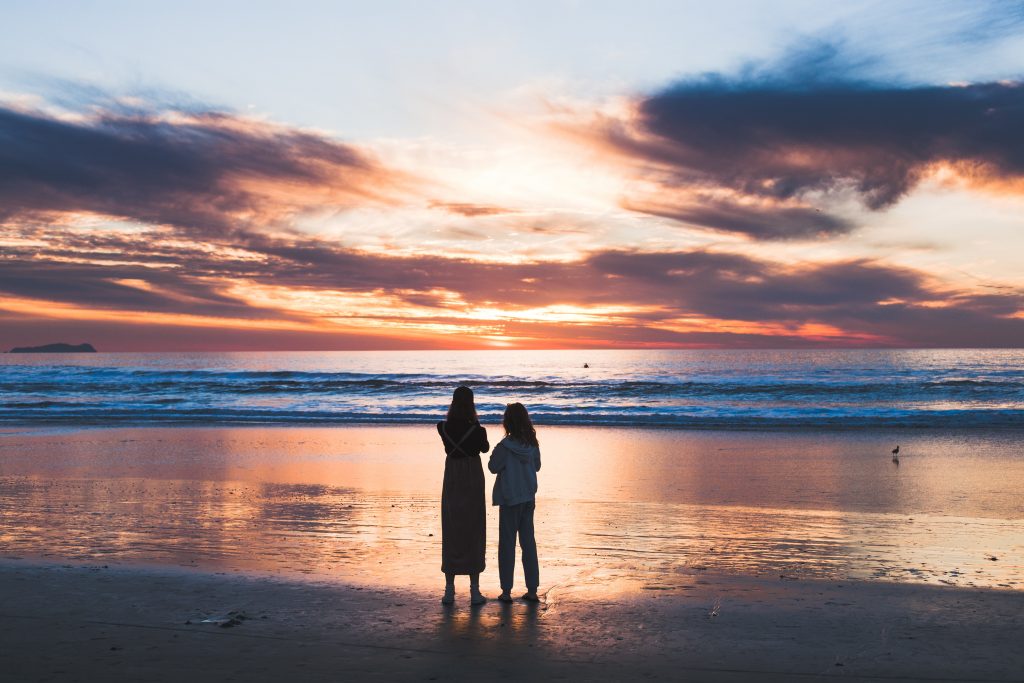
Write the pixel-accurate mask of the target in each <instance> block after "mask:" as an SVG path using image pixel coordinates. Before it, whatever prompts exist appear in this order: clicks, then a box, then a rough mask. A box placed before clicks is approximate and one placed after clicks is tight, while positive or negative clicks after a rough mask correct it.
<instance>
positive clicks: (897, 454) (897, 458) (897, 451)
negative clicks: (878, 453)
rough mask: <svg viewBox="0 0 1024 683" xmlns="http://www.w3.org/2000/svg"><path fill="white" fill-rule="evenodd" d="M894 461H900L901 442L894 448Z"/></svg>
mask: <svg viewBox="0 0 1024 683" xmlns="http://www.w3.org/2000/svg"><path fill="white" fill-rule="evenodd" d="M892 461H893V462H895V463H898V462H899V461H900V447H899V444H897V445H896V448H894V449H892Z"/></svg>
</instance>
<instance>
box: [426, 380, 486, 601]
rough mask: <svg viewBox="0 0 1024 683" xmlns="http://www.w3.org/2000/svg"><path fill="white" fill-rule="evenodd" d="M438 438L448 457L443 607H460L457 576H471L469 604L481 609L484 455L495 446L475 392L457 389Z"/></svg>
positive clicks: (443, 518)
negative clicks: (482, 421)
mask: <svg viewBox="0 0 1024 683" xmlns="http://www.w3.org/2000/svg"><path fill="white" fill-rule="evenodd" d="M437 433H438V434H440V436H441V442H442V443H443V444H444V452H445V456H446V457H445V459H444V484H443V486H442V488H441V571H442V572H444V578H445V586H444V597H442V598H441V602H442V603H444V604H445V605H450V604H452V603H453V602H455V575H456V574H469V597H470V603H471V604H473V605H482V604H483V603H485V602H487V598H486V597H484V596H483V595H482V594H481V593H480V572H482V571H483V570H484V554H485V552H486V545H487V499H486V497H485V494H484V470H483V467H481V466H480V453H486V452H487V450H488V448H489V447H490V446H489V444H488V443H487V430H485V429H484V428H483V427H481V426H480V420H478V419H477V416H476V405H475V404H474V402H473V390H472V389H470V388H469V387H459V388H458V389H456V390H455V393H454V394H453V395H452V404H451V406H450V407H449V408H448V415H447V419H445V420H444V421H443V422H438V423H437Z"/></svg>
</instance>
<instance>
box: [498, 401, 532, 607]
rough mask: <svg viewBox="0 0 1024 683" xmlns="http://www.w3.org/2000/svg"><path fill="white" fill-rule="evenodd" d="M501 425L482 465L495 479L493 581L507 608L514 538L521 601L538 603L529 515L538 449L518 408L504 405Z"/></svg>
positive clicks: (521, 408)
mask: <svg viewBox="0 0 1024 683" xmlns="http://www.w3.org/2000/svg"><path fill="white" fill-rule="evenodd" d="M501 424H502V426H503V427H504V428H505V438H504V439H502V440H501V441H500V442H499V443H498V445H497V446H495V447H494V452H493V453H491V458H490V460H488V462H487V469H489V470H490V471H491V472H493V473H494V474H496V475H498V476H497V478H496V479H495V480H494V492H493V494H492V498H491V501H492V503H493V504H494V505H497V506H498V575H499V577H500V579H501V595H499V596H498V599H499V600H501V601H502V602H512V577H513V574H514V572H515V565H516V537H517V536H518V537H519V547H520V548H522V551H523V574H524V575H525V579H526V593H525V594H524V595H523V600H528V601H531V602H537V601H538V600H539V599H540V598H538V597H537V587H538V586H539V585H540V568H539V566H538V562H537V540H536V538H535V537H534V532H533V513H534V510H535V509H536V495H537V472H539V471H540V443H539V442H538V441H537V430H536V429H534V427H533V422H532V421H531V420H530V414H529V413H528V412H527V410H526V406H524V405H523V404H522V403H510V404H508V406H506V407H505V415H504V417H503V418H502V420H501Z"/></svg>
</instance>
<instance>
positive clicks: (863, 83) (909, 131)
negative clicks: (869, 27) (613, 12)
mask: <svg viewBox="0 0 1024 683" xmlns="http://www.w3.org/2000/svg"><path fill="white" fill-rule="evenodd" d="M862 70H863V65H862V64H857V63H854V62H852V60H849V59H846V58H845V56H844V55H843V54H842V53H841V51H840V50H839V49H838V48H836V47H835V46H833V45H829V44H814V45H812V46H811V47H809V48H807V47H805V48H803V49H801V50H797V51H795V52H793V53H791V54H789V55H787V56H786V57H785V58H784V59H783V60H782V61H781V62H779V63H777V64H773V65H768V66H763V65H748V66H747V67H746V68H744V69H742V70H741V71H740V73H739V74H738V75H731V76H730V75H723V74H707V75H703V76H700V77H696V78H690V79H685V80H681V81H678V82H676V83H673V84H672V85H670V86H668V87H666V88H664V89H662V90H660V91H657V92H653V93H651V94H648V95H645V96H642V97H639V98H636V99H635V101H633V103H632V107H631V108H630V110H629V112H628V113H627V114H621V115H617V116H610V115H606V116H603V117H599V118H597V119H596V120H595V121H594V122H593V124H592V126H591V131H592V134H593V136H596V139H597V140H598V142H599V144H601V145H602V146H603V147H604V148H606V149H610V150H613V151H614V152H616V153H617V154H618V155H621V156H623V157H624V158H625V159H626V160H627V162H628V163H631V164H632V165H633V168H634V172H635V173H636V174H637V175H638V177H639V178H641V179H643V180H645V181H647V182H650V183H653V184H654V185H655V186H656V187H657V191H656V192H655V193H653V194H656V195H657V196H658V197H659V200H658V201H656V202H650V201H645V200H643V199H641V200H636V199H629V198H627V200H626V202H625V204H626V205H627V206H630V207H631V208H634V209H636V210H640V211H645V212H650V213H653V214H656V215H663V216H668V217H672V218H678V219H680V220H682V221H684V222H687V223H693V224H698V225H702V226H705V227H707V228H709V229H714V230H720V231H725V232H732V233H736V234H740V235H744V236H747V237H749V238H753V239H780V238H805V237H811V236H821V235H824V236H831V235H837V234H842V233H845V232H848V231H849V230H851V229H852V228H853V227H854V226H853V224H852V223H851V222H850V221H849V220H848V219H845V218H843V217H841V216H840V215H838V214H836V213H834V212H833V211H831V210H829V209H830V207H832V206H834V204H835V202H837V201H839V200H842V199H844V198H847V197H852V198H855V199H856V200H858V201H859V202H860V203H861V204H862V205H863V206H864V207H866V208H867V209H869V210H872V211H877V210H881V209H885V208H887V207H889V206H892V205H893V204H895V203H897V202H898V201H900V200H901V199H902V198H903V197H904V196H906V195H907V194H908V193H909V192H911V191H912V190H913V189H914V188H915V187H916V186H917V185H919V184H920V183H921V182H922V181H923V180H924V179H926V178H931V177H936V176H937V175H944V176H945V177H947V178H949V177H951V178H955V179H957V180H960V181H962V182H964V183H967V184H968V185H972V186H974V187H983V188H992V189H997V190H999V191H1009V192H1014V193H1024V84H1022V83H1021V82H1019V81H1014V82H988V83H972V84H962V85H961V84H956V85H954V84H943V85H921V84H907V83H897V82H892V83H890V82H882V81H878V80H868V79H866V78H863V77H860V76H859V75H858V74H859V73H860V72H861V71H862ZM593 139H594V137H592V138H591V140H593ZM680 194H681V195H682V200H677V199H674V197H676V196H677V195H680ZM694 194H698V195H700V194H703V196H704V197H711V198H712V199H710V200H707V201H699V202H697V203H693V202H692V201H691V199H692V196H693V195H694ZM723 194H725V195H728V196H727V198H726V199H724V200H723V199H721V195H723ZM674 204H679V205H681V207H682V210H673V209H672V208H671V207H672V206H673V205H674ZM752 205H756V208H753V209H752V208H751V206H752ZM666 207H668V208H666Z"/></svg>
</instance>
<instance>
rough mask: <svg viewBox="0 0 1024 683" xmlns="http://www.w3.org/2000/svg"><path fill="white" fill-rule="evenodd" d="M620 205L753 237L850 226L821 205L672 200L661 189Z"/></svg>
mask: <svg viewBox="0 0 1024 683" xmlns="http://www.w3.org/2000/svg"><path fill="white" fill-rule="evenodd" d="M622 207H623V208H626V209H630V210H632V211H639V212H642V213H647V214H651V215H652V216H662V217H663V218H671V219H672V220H675V221H679V222H681V223H689V224H692V225H694V226H697V227H705V228H711V229H713V230H719V231H721V232H730V233H737V234H741V235H745V236H747V237H750V238H752V239H757V240H787V239H806V238H811V237H816V236H834V235H841V234H844V233H847V232H850V231H851V230H853V228H854V224H853V223H851V222H850V221H849V220H846V219H845V218H842V217H839V216H833V215H832V214H828V213H825V212H824V211H822V210H821V209H815V208H812V207H807V206H780V205H778V204H776V203H773V202H758V203H750V202H747V203H740V202H736V201H730V200H728V199H716V198H710V197H700V196H697V197H694V198H692V199H684V200H676V199H675V198H673V197H672V195H671V194H669V195H668V196H667V197H666V196H665V194H664V193H663V194H662V195H661V196H657V197H650V198H627V199H625V200H623V201H622Z"/></svg>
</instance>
